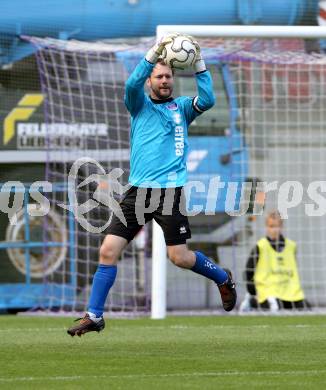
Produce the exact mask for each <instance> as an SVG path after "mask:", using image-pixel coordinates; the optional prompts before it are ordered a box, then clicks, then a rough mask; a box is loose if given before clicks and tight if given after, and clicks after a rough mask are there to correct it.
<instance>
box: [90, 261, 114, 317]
mask: <svg viewBox="0 0 326 390" xmlns="http://www.w3.org/2000/svg"><path fill="white" fill-rule="evenodd" d="M116 276H117V266H116V265H104V264H99V266H98V268H97V271H96V272H95V274H94V278H93V285H92V291H91V295H90V297H89V305H88V311H90V312H91V313H93V314H95V315H96V317H101V316H102V314H103V311H104V304H105V301H106V298H107V296H108V293H109V290H110V288H111V287H112V286H113V283H114V281H115V277H116Z"/></svg>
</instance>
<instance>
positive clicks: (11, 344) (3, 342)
mask: <svg viewBox="0 0 326 390" xmlns="http://www.w3.org/2000/svg"><path fill="white" fill-rule="evenodd" d="M106 323H107V327H106V329H105V330H104V332H102V333H100V334H98V333H95V334H93V333H90V334H87V335H85V336H84V337H82V338H78V337H75V338H71V337H69V336H68V335H67V334H66V331H65V329H66V327H67V326H69V325H70V324H71V319H70V318H57V317H52V318H51V317H50V318H49V317H44V318H43V317H36V318H35V317H21V316H18V317H17V316H12V317H11V316H0V389H11V390H12V389H19V388H22V389H110V390H111V389H124V390H133V389H201V390H202V389H204V390H206V389H304V388H306V389H325V388H326V387H325V386H326V336H325V334H326V333H325V330H326V317H323V316H294V317H237V316H229V317H227V316H226V317H220V316H215V317H171V318H168V319H167V320H163V321H151V320H149V319H136V320H107V322H106Z"/></svg>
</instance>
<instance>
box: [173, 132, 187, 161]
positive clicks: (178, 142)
mask: <svg viewBox="0 0 326 390" xmlns="http://www.w3.org/2000/svg"><path fill="white" fill-rule="evenodd" d="M184 141H185V136H184V129H183V126H176V127H175V135H174V143H175V155H176V156H183V152H184V147H185V143H184Z"/></svg>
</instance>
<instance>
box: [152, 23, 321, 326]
mask: <svg viewBox="0 0 326 390" xmlns="http://www.w3.org/2000/svg"><path fill="white" fill-rule="evenodd" d="M175 32H177V33H182V34H187V35H193V36H195V37H200V38H204V37H209V38H213V37H214V38H257V39H259V38H270V39H274V38H298V39H323V38H326V26H237V25H231V26H222V25H220V26H204V25H183V26H182V25H159V26H157V30H156V37H157V40H159V39H161V38H162V37H163V36H165V35H167V34H169V33H175ZM159 230H160V227H159V226H158V225H157V224H156V222H154V227H153V262H152V312H151V317H152V318H153V319H160V318H164V317H165V315H166V266H167V265H166V264H167V257H166V247H165V243H164V237H163V234H159Z"/></svg>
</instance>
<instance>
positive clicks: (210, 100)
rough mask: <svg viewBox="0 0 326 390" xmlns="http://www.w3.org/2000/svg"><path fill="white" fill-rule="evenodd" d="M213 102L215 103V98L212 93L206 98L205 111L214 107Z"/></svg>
mask: <svg viewBox="0 0 326 390" xmlns="http://www.w3.org/2000/svg"><path fill="white" fill-rule="evenodd" d="M215 102H216V98H215V95H214V94H213V93H212V94H211V95H209V96H208V99H207V101H206V107H208V108H207V110H209V109H210V108H212V107H213V106H214V105H215Z"/></svg>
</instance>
